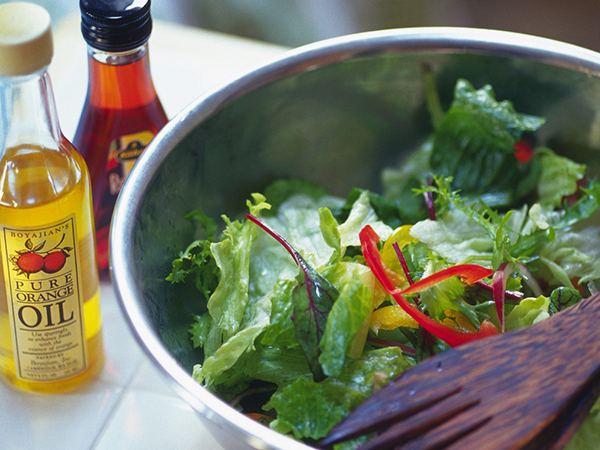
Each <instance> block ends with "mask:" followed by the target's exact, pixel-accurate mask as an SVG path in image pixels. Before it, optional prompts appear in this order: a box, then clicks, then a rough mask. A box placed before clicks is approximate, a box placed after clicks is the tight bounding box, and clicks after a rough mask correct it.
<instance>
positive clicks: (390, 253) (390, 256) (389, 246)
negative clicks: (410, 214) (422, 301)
mask: <svg viewBox="0 0 600 450" xmlns="http://www.w3.org/2000/svg"><path fill="white" fill-rule="evenodd" d="M411 227H412V225H402V226H400V227H398V228H396V229H395V230H394V232H393V233H392V234H391V235H390V237H388V238H387V239H386V241H385V243H384V244H383V248H382V249H381V257H382V259H383V262H384V263H385V265H386V266H387V267H388V268H390V269H391V270H393V271H394V272H396V273H397V274H400V275H401V277H402V279H403V280H404V283H406V278H405V277H404V270H402V265H401V264H400V260H399V259H398V255H397V254H396V250H394V244H398V246H399V247H400V248H402V247H404V246H405V245H407V244H411V243H413V242H417V241H418V239H416V238H414V237H412V236H411V235H410V229H411ZM394 281H396V280H394ZM396 286H398V287H400V286H401V285H399V284H396Z"/></svg>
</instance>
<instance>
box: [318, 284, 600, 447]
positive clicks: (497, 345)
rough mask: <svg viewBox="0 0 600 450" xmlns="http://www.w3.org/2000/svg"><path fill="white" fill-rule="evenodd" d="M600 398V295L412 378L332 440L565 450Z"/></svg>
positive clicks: (435, 362) (452, 353)
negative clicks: (370, 436)
mask: <svg viewBox="0 0 600 450" xmlns="http://www.w3.org/2000/svg"><path fill="white" fill-rule="evenodd" d="M599 395H600V294H595V295H593V296H591V297H589V298H588V299H586V300H583V301H581V302H580V303H578V304H577V305H575V306H572V307H571V308H569V309H567V310H565V311H562V312H560V313H558V314H555V315H554V316H552V317H550V318H548V319H546V320H544V321H541V322H539V323H537V324H534V325H532V326H530V327H527V328H522V329H519V330H515V331H511V332H508V333H505V334H501V335H496V336H492V337H489V338H486V339H481V340H478V341H474V342H470V343H467V344H464V345H462V346H459V347H455V348H453V349H451V350H448V351H446V352H444V353H441V354H438V355H436V356H434V357H432V358H430V359H428V360H425V361H423V362H421V363H420V364H418V365H417V366H415V367H414V368H413V369H411V370H409V371H407V372H405V373H404V374H402V375H401V376H400V377H398V378H397V379H396V380H394V381H392V382H391V383H389V384H388V385H387V386H385V387H383V388H382V389H381V390H379V391H377V392H376V393H375V394H374V395H373V396H372V397H370V398H369V399H368V400H366V401H365V402H364V403H363V404H361V405H360V406H359V407H358V408H356V409H355V410H354V411H353V412H352V413H351V414H350V415H349V416H348V417H347V418H346V419H345V420H344V421H342V422H341V423H340V424H339V425H338V426H336V427H335V428H334V429H333V430H332V431H331V433H330V434H329V435H328V436H327V437H326V438H324V439H323V440H322V441H321V442H320V445H321V446H322V447H328V446H330V445H332V444H334V443H337V442H341V441H345V440H348V439H351V438H355V437H358V436H361V435H367V434H371V433H373V434H375V437H374V438H373V439H371V440H370V441H368V442H367V443H366V444H364V445H363V446H362V447H359V448H360V450H383V449H401V450H408V449H418V450H433V449H436V450H438V449H461V450H471V449H473V450H484V449H489V450H491V449H493V450H509V449H512V450H516V449H530V450H543V449H551V450H558V449H562V448H563V447H564V446H565V445H566V444H567V443H568V442H569V440H570V439H571V437H572V436H573V435H574V433H575V432H576V431H577V429H578V428H579V425H581V422H582V421H583V420H584V419H585V417H586V416H587V414H588V413H589V411H590V409H591V407H592V406H593V404H594V402H595V401H596V399H597V397H598V396H599Z"/></svg>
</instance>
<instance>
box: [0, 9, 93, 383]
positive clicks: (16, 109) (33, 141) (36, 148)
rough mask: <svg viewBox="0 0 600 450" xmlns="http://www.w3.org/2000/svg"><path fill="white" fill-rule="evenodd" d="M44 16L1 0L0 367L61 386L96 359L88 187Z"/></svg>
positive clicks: (81, 375) (10, 374)
mask: <svg viewBox="0 0 600 450" xmlns="http://www.w3.org/2000/svg"><path fill="white" fill-rule="evenodd" d="M52 55H53V44H52V33H51V27H50V16H49V14H48V13H47V12H46V10H45V9H43V8H42V7H40V6H38V5H35V4H32V3H26V2H15V3H5V4H2V5H0V108H1V109H0V374H1V375H2V378H4V379H5V380H7V381H8V382H9V383H11V384H13V385H15V386H17V387H19V388H22V389H25V390H30V391H37V392H45V393H52V392H59V391H63V390H66V389H70V388H73V387H75V386H77V385H79V384H81V383H82V382H83V381H85V380H87V379H90V378H91V377H94V376H96V375H97V374H98V373H99V372H100V370H101V368H102V365H103V360H104V356H103V355H104V352H103V345H102V333H101V324H102V321H101V313H100V290H99V279H98V269H97V263H96V255H95V242H94V237H95V233H94V221H93V215H92V209H91V207H92V205H91V184H90V178H89V173H88V169H87V167H86V164H85V162H84V160H83V159H82V157H81V156H80V154H79V153H78V152H77V151H76V150H75V148H74V147H73V145H72V144H71V143H70V142H69V141H68V140H67V139H65V137H64V136H63V134H62V132H61V130H60V126H59V122H58V118H57V111H56V106H55V103H54V97H53V93H52V86H51V82H50V77H49V75H48V72H47V68H48V65H49V64H50V62H51V59H52Z"/></svg>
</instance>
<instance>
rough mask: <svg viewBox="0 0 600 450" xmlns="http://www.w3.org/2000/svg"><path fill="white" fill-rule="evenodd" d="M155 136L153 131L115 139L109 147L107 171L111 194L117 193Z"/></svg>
mask: <svg viewBox="0 0 600 450" xmlns="http://www.w3.org/2000/svg"><path fill="white" fill-rule="evenodd" d="M152 138H154V133H152V132H151V131H141V132H139V133H134V134H129V135H126V136H121V137H119V138H118V139H115V140H114V141H113V142H112V143H111V145H110V148H109V152H108V160H107V164H106V172H107V173H108V186H109V190H110V194H111V195H117V194H118V193H119V192H120V191H121V187H122V186H123V183H124V182H125V179H126V178H127V175H129V172H130V171H131V169H132V168H133V165H134V164H135V161H136V160H137V159H138V157H139V156H140V155H141V154H142V152H143V151H144V149H145V148H146V146H147V145H148V144H149V143H150V141H151V140H152Z"/></svg>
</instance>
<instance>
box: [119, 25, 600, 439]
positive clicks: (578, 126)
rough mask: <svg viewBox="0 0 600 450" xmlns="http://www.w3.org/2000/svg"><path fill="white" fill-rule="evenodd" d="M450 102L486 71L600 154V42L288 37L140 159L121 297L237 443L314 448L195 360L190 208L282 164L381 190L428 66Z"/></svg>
mask: <svg viewBox="0 0 600 450" xmlns="http://www.w3.org/2000/svg"><path fill="white" fill-rule="evenodd" d="M424 67H429V69H430V70H431V71H432V73H433V75H434V77H435V79H436V81H437V84H438V86H439V88H440V92H441V95H442V102H443V103H444V105H445V106H447V105H448V104H449V102H450V100H451V96H452V91H453V87H454V84H455V81H456V79H457V78H458V77H462V78H466V79H468V80H470V81H471V82H472V83H473V84H474V85H475V86H476V87H481V85H483V84H487V83H489V84H491V85H492V86H493V87H494V90H495V92H496V96H497V98H499V99H510V100H512V101H513V103H514V104H515V106H516V108H517V110H518V111H520V112H525V113H529V114H536V115H541V116H545V117H546V118H547V119H548V122H547V125H545V126H544V127H543V128H542V130H541V132H540V133H539V134H538V137H539V140H540V142H542V143H546V144H547V145H549V146H550V147H551V148H553V149H554V150H555V151H557V152H559V153H564V154H567V155H569V156H570V157H572V158H573V159H575V160H578V161H583V162H586V163H588V164H589V165H590V167H591V169H592V171H593V172H595V173H599V171H598V167H599V165H600V55H598V54H596V53H594V52H591V51H588V50H585V49H581V48H578V47H574V46H571V45H567V44H563V43H559V42H555V41H550V40H546V39H541V38H536V37H531V36H524V35H519V34H512V33H505V32H496V31H489V30H476V29H458V28H421V29H404V30H392V31H382V32H370V33H364V34H358V35H353V36H348V37H342V38H336V39H332V40H328V41H325V42H320V43H316V44H312V45H309V46H306V47H302V48H299V49H297V50H293V51H290V52H289V53H287V54H285V55H284V56H283V57H281V58H280V59H277V60H275V61H274V62H272V63H270V64H268V65H266V66H264V67H262V68H259V69H257V70H255V71H252V72H250V73H248V74H246V75H244V76H242V77H241V78H239V79H237V80H236V81H234V82H233V83H230V84H227V85H225V86H223V87H222V88H220V89H217V90H215V91H213V92H211V93H210V94H208V95H206V96H204V97H202V98H199V99H198V100H196V101H195V102H194V103H193V104H192V105H191V106H189V107H188V108H187V109H185V110H184V111H182V112H181V113H180V114H179V115H178V116H177V117H175V118H174V119H173V120H172V121H171V122H170V123H169V124H168V125H167V126H166V127H165V128H164V129H163V130H162V131H161V132H160V134H159V135H158V136H157V137H156V138H155V139H154V141H153V142H152V143H151V144H150V146H149V147H148V148H147V150H146V151H145V152H144V154H143V155H142V157H141V158H140V159H139V161H138V162H137V163H136V165H135V167H134V169H133V171H132V173H131V174H130V176H129V178H128V181H127V182H126V183H125V186H124V188H123V190H122V192H121V195H120V198H119V201H118V204H117V207H116V210H115V214H114V220H113V225H112V235H111V244H110V252H111V258H112V276H113V282H114V285H115V288H116V291H117V295H118V298H119V299H120V301H121V304H122V307H123V311H124V313H125V315H126V316H127V318H128V320H129V323H130V325H131V328H132V329H133V331H134V333H135V335H136V336H137V338H138V339H139V341H140V343H141V345H142V346H143V347H144V348H145V349H146V350H147V352H148V353H149V354H150V355H151V357H152V359H153V360H154V362H155V363H156V364H157V365H158V367H159V368H160V370H161V372H163V373H164V374H165V376H166V377H168V378H169V379H170V380H171V381H172V382H173V383H172V384H173V386H174V388H175V389H177V390H178V391H179V392H180V393H181V395H182V396H183V397H184V398H185V399H186V400H187V401H188V402H189V403H190V404H191V405H192V407H193V408H194V409H195V410H196V411H197V412H198V413H199V414H200V415H202V416H203V417H205V418H206V423H207V426H208V427H209V429H210V430H211V432H213V434H214V435H215V436H216V438H217V439H218V440H220V441H221V443H222V445H223V446H224V447H225V448H227V449H232V450H233V449H235V450H243V449H249V448H253V449H279V450H281V449H286V450H301V449H303V450H307V449H308V448H309V447H308V446H306V445H304V444H301V443H299V442H296V441H294V440H292V439H290V438H287V437H284V436H282V435H279V434H277V433H275V432H273V431H271V430H270V429H268V428H267V427H265V426H263V425H259V424H258V423H255V422H254V421H252V420H250V419H248V418H246V417H245V416H243V415H242V414H240V413H239V412H237V411H235V410H234V409H233V408H231V407H229V406H228V405H227V404H225V403H224V402H222V401H221V400H220V399H219V398H217V397H215V396H214V395H212V394H211V393H209V392H208V391H207V390H205V389H204V388H203V387H201V386H200V385H199V384H197V383H196V382H195V381H194V380H193V379H192V377H191V376H190V373H191V368H192V366H193V364H195V363H197V362H200V361H201V355H200V354H199V353H198V351H197V350H195V349H194V348H193V347H192V343H191V341H190V339H189V335H188V328H189V326H190V323H191V320H192V315H193V314H194V313H196V312H198V310H199V305H198V304H197V302H195V301H194V296H193V294H192V293H190V292H186V288H185V287H183V286H181V285H171V283H169V282H165V277H166V276H167V274H168V273H169V272H170V268H171V261H172V260H173V258H174V257H176V256H177V255H178V252H179V251H180V250H182V249H183V248H185V246H186V244H187V243H188V242H189V241H190V240H191V239H192V233H193V230H192V227H191V225H190V223H188V221H187V220H185V219H184V214H185V213H187V212H188V211H190V210H192V209H195V208H197V207H202V208H203V209H204V211H205V212H206V213H208V214H209V215H212V216H213V217H215V218H218V217H220V215H221V214H223V213H226V214H227V215H229V216H230V217H232V216H233V217H235V216H236V214H238V213H241V212H244V211H245V209H246V207H245V201H246V199H247V198H248V196H249V194H250V193H251V192H256V191H258V192H260V191H261V190H262V188H264V187H265V186H266V185H267V184H268V183H269V182H270V181H272V180H274V179H276V178H280V177H291V176H293V177H299V178H304V179H308V180H311V181H314V182H317V183H319V184H321V185H322V186H324V187H325V188H327V189H329V190H330V191H331V192H332V193H334V194H339V195H342V196H345V195H346V194H347V193H348V192H349V190H350V189H351V188H352V187H355V186H357V187H363V188H370V189H375V190H377V189H378V188H379V182H380V181H379V174H380V170H381V168H382V167H384V166H386V165H391V164H397V163H398V162H399V161H400V160H401V159H402V158H403V157H405V156H406V154H407V152H409V151H410V149H411V148H413V147H414V145H415V144H417V143H419V142H420V141H421V140H422V139H423V138H424V137H425V136H427V134H428V133H430V131H431V126H430V123H429V120H428V113H427V110H426V106H425V99H424V90H423V68H424Z"/></svg>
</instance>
